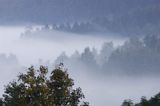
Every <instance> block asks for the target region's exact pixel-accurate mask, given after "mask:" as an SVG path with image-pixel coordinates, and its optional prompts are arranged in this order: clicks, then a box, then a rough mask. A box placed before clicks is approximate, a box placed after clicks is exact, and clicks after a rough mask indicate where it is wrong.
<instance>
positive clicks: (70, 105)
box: [0, 63, 89, 106]
mask: <svg viewBox="0 0 160 106" xmlns="http://www.w3.org/2000/svg"><path fill="white" fill-rule="evenodd" d="M73 85H74V81H73V79H71V78H70V77H69V74H68V73H67V69H65V68H64V67H63V64H62V63H61V64H60V65H58V67H56V68H55V69H54V70H53V71H52V72H51V74H50V75H48V68H47V67H45V66H40V67H39V69H38V70H36V69H35V68H34V67H33V66H31V67H30V68H28V71H27V73H25V74H23V73H22V74H20V75H19V76H18V80H16V81H13V82H10V83H9V84H8V85H7V86H6V88H5V93H4V94H3V98H2V99H0V106H2V105H4V106H79V105H80V104H81V105H80V106H89V103H88V102H83V103H82V101H81V100H82V99H84V98H85V96H84V94H83V93H82V90H81V88H80V87H79V88H76V89H73Z"/></svg>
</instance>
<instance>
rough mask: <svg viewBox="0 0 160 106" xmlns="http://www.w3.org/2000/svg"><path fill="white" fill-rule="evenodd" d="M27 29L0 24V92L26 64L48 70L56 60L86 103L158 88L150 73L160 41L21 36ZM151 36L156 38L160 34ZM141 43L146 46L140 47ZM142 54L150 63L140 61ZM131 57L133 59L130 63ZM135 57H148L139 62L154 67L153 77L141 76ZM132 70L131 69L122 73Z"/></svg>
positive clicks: (115, 105)
mask: <svg viewBox="0 0 160 106" xmlns="http://www.w3.org/2000/svg"><path fill="white" fill-rule="evenodd" d="M26 30H28V29H26V28H25V27H24V26H14V27H13V26H10V27H8V26H6V27H0V70H1V75H0V81H1V82H0V94H3V89H4V85H6V84H7V83H8V82H9V81H12V80H13V79H16V76H17V75H18V73H19V72H25V70H26V68H27V67H29V66H31V65H35V66H37V65H47V66H48V67H49V68H51V67H52V68H53V67H54V66H55V65H56V64H58V62H64V64H65V66H66V68H68V72H69V74H70V76H71V77H72V78H73V79H74V81H75V86H80V87H81V88H82V90H83V92H84V94H85V95H86V100H87V101H89V102H90V104H91V106H106V105H107V106H120V105H121V103H122V102H123V100H124V99H128V98H129V99H132V100H134V101H135V102H138V100H139V99H140V98H141V96H147V97H148V98H150V97H151V96H153V95H154V94H156V93H158V92H159V88H160V85H159V81H160V80H159V78H158V77H155V75H156V74H157V73H158V72H157V70H158V69H159V66H158V64H155V63H156V62H158V63H159V60H160V58H159V57H160V56H159V54H158V53H159V49H157V48H159V43H156V44H153V43H149V41H147V40H145V41H147V42H148V43H144V41H143V42H142V39H141V38H138V40H137V39H136V40H128V39H129V38H127V37H117V36H114V37H113V35H114V34H111V33H108V34H106V33H105V36H104V35H101V34H94V35H93V34H85V35H82V34H75V33H69V32H60V31H57V30H56V31H55V30H40V31H31V32H30V33H28V34H26V33H25V32H26ZM146 38H147V37H146ZM151 38H152V37H151ZM151 38H149V39H151ZM153 38H154V37H153ZM155 40H156V41H157V42H159V38H157V39H155ZM139 41H140V42H139ZM105 42H106V43H105ZM141 43H142V46H139V45H141ZM146 44H148V46H143V45H146ZM151 44H153V45H154V47H152V45H151ZM137 45H138V46H137ZM153 49H154V50H155V51H154V50H153ZM119 50H120V52H119ZM143 50H145V51H144V52H143ZM151 51H152V52H151ZM130 52H132V53H130ZM128 53H129V54H131V55H128ZM133 54H135V55H133ZM142 54H143V56H144V57H143V56H142ZM124 55H125V56H126V57H124ZM149 56H150V57H149ZM146 57H147V59H148V60H152V61H148V60H147V59H146V60H144V59H145V58H146ZM148 57H149V58H148ZM133 58H134V59H135V61H131V60H133ZM155 58H156V59H157V60H156V62H154V59H155ZM128 59H129V60H130V61H128ZM120 60H122V61H120ZM137 61H139V62H140V63H139V64H141V63H143V62H144V61H147V62H145V65H144V66H147V65H149V66H151V67H154V68H150V70H152V72H151V73H153V75H152V76H149V75H148V74H145V73H146V72H144V70H145V68H143V66H141V65H140V66H139V65H138V64H136V63H137ZM132 65H133V66H132ZM125 66H126V67H125ZM155 66H156V67H155ZM129 67H130V70H129ZM153 69H154V70H153ZM122 70H123V72H122ZM132 70H134V73H127V72H128V71H132ZM150 70H149V71H150ZM111 71H112V72H111ZM117 73H118V74H117ZM139 73H141V74H139Z"/></svg>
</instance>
